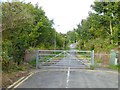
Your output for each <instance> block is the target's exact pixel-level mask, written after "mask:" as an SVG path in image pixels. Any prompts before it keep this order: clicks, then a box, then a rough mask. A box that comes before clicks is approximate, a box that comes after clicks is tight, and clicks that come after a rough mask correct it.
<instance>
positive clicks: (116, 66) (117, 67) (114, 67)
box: [108, 65, 120, 72]
mask: <svg viewBox="0 0 120 90" xmlns="http://www.w3.org/2000/svg"><path fill="white" fill-rule="evenodd" d="M108 68H110V69H113V70H118V71H119V72H120V65H109V66H108Z"/></svg>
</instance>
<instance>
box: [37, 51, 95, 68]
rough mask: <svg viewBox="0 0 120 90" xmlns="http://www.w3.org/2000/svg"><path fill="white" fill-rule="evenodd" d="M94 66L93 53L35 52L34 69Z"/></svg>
mask: <svg viewBox="0 0 120 90" xmlns="http://www.w3.org/2000/svg"><path fill="white" fill-rule="evenodd" d="M90 65H94V51H79V50H37V51H36V68H43V67H48V68H50V67H51V68H68V67H70V68H89V67H90Z"/></svg>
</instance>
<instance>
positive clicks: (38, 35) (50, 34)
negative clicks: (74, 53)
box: [2, 2, 64, 70]
mask: <svg viewBox="0 0 120 90" xmlns="http://www.w3.org/2000/svg"><path fill="white" fill-rule="evenodd" d="M53 24H54V23H53V20H49V19H48V17H47V16H46V15H45V12H44V10H42V8H41V7H39V6H38V4H36V5H35V6H33V5H32V4H31V3H23V2H12V3H10V2H4V3H2V39H3V40H2V49H3V50H2V57H3V61H2V64H3V65H2V66H3V70H5V69H6V68H7V67H9V65H10V63H11V62H12V63H15V64H17V65H19V64H20V63H21V62H23V60H24V55H25V51H26V50H27V49H29V48H30V47H32V48H39V49H54V45H55V34H56V49H61V48H63V43H64V40H63V37H62V36H61V34H59V33H57V32H56V31H55V29H54V28H53Z"/></svg>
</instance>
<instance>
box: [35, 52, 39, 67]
mask: <svg viewBox="0 0 120 90" xmlns="http://www.w3.org/2000/svg"><path fill="white" fill-rule="evenodd" d="M38 53H39V51H38V50H36V69H37V68H38V59H39V58H38V57H39V56H38Z"/></svg>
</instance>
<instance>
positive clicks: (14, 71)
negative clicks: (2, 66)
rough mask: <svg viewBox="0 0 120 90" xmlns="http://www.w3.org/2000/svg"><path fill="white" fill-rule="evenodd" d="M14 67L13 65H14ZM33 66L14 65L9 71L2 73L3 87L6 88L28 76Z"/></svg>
mask: <svg viewBox="0 0 120 90" xmlns="http://www.w3.org/2000/svg"><path fill="white" fill-rule="evenodd" d="M12 65H13V64H12ZM31 68H32V66H31V65H30V64H28V63H23V64H21V65H16V64H14V65H13V66H12V67H11V68H10V69H9V71H3V72H2V87H3V88H4V87H5V88H6V87H8V86H9V85H11V84H12V83H14V82H15V81H17V80H18V79H19V78H21V77H23V76H25V75H27V74H28V73H29V70H30V69H31Z"/></svg>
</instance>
